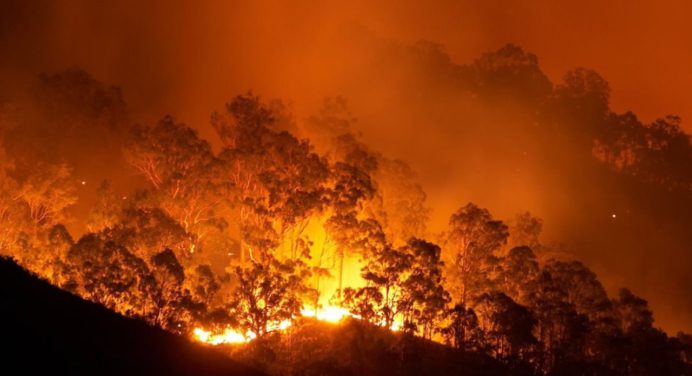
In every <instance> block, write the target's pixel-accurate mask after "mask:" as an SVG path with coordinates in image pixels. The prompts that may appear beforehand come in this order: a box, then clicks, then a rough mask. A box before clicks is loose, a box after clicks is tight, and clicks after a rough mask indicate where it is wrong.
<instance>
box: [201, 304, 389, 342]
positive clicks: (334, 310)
mask: <svg viewBox="0 0 692 376" xmlns="http://www.w3.org/2000/svg"><path fill="white" fill-rule="evenodd" d="M300 315H301V316H302V317H305V318H312V319H316V320H318V321H323V322H327V323H332V324H337V323H339V322H341V321H342V320H343V319H344V318H346V317H351V318H354V319H360V316H358V315H354V314H352V313H351V312H349V311H348V310H347V309H346V308H343V307H337V306H327V307H323V308H320V309H319V310H317V311H316V310H315V309H314V308H307V307H303V309H301V310H300ZM381 324H382V323H381ZM291 325H292V320H284V321H282V322H280V323H278V324H277V323H273V324H270V325H269V326H268V327H269V330H268V331H277V330H278V331H283V330H286V329H288V328H289V327H290V326H291ZM400 327H401V323H400V322H394V323H393V324H392V325H391V326H390V327H389V329H390V330H391V331H398V330H399V329H400ZM192 334H193V338H194V339H195V340H197V341H200V342H204V343H207V344H210V345H222V344H239V343H247V342H250V341H252V340H253V339H255V338H257V335H256V334H255V333H254V332H252V331H248V332H246V333H245V334H243V333H241V332H239V331H237V330H235V329H233V328H226V329H224V330H222V331H220V332H212V331H208V330H205V329H203V328H195V329H194V330H193V331H192Z"/></svg>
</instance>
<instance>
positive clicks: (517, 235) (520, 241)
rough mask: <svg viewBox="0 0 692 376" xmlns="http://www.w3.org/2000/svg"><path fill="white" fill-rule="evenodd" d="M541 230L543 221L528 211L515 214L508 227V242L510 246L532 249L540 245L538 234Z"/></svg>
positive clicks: (536, 248)
mask: <svg viewBox="0 0 692 376" xmlns="http://www.w3.org/2000/svg"><path fill="white" fill-rule="evenodd" d="M542 231H543V221H542V220H541V219H540V218H536V217H534V216H533V215H531V213H529V212H523V213H519V214H517V215H516V217H515V218H514V221H512V223H511V225H510V227H509V244H510V245H511V246H512V247H519V246H526V247H529V248H531V249H532V250H538V249H539V248H540V247H541V242H540V239H539V238H540V235H541V232H542Z"/></svg>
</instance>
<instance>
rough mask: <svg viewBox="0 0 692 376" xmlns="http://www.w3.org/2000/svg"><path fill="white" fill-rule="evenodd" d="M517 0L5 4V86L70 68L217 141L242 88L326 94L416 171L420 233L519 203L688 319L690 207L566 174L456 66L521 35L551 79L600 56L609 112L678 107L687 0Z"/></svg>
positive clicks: (671, 325)
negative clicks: (639, 0)
mask: <svg viewBox="0 0 692 376" xmlns="http://www.w3.org/2000/svg"><path fill="white" fill-rule="evenodd" d="M541 3H543V4H541ZM524 4H525V3H524V2H516V3H515V4H506V3H504V2H502V4H501V3H495V2H490V3H485V4H484V5H475V4H472V2H448V4H446V3H443V2H440V3H437V4H426V5H420V4H419V5H412V4H400V2H393V1H392V2H389V3H387V2H385V3H380V4H379V5H371V4H370V2H318V1H305V2H300V3H299V4H298V3H292V2H268V1H258V2H247V3H240V2H238V3H235V4H232V3H230V2H220V4H211V3H206V2H205V3H203V4H198V3H197V2H186V1H180V2H169V1H154V2H146V3H141V2H135V1H131V2H130V1H124V2H117V3H113V4H104V3H102V2H89V1H83V2H82V1H70V2H64V3H59V2H51V1H45V2H41V1H38V2H32V3H29V2H23V1H9V2H4V5H3V6H2V7H3V9H2V11H1V12H0V48H1V49H2V50H3V51H4V52H5V53H3V54H2V56H3V58H2V59H0V99H1V100H3V101H5V100H10V99H12V100H16V99H17V98H21V97H23V96H25V95H28V94H27V93H30V92H32V90H33V88H34V86H36V85H37V80H36V77H37V76H38V74H39V73H41V72H55V71H59V70H62V69H65V68H69V67H73V66H78V67H81V68H83V69H85V70H86V71H88V72H90V73H91V74H92V75H93V76H94V77H96V78H97V79H99V80H100V81H103V82H105V83H108V84H114V85H118V86H120V87H121V88H122V90H123V94H124V98H125V100H126V102H127V105H128V110H129V113H130V117H131V118H132V119H133V121H137V122H144V123H151V122H154V121H156V120H157V119H159V118H161V117H162V116H163V115H164V114H172V115H174V116H176V118H178V119H180V120H182V121H184V122H188V123H190V124H192V125H194V126H195V127H197V128H198V129H199V130H200V132H201V133H202V135H204V136H206V137H208V138H209V139H210V140H211V141H212V142H217V140H214V139H213V137H214V136H213V132H212V130H211V128H210V126H209V122H208V118H209V114H210V113H211V112H212V111H213V110H215V109H219V108H221V107H222V106H223V103H224V102H225V101H226V100H228V99H229V98H231V97H232V96H233V95H235V94H237V93H240V92H244V91H246V90H248V89H252V90H253V91H255V92H256V93H259V94H260V95H262V96H263V97H265V98H282V99H284V100H287V101H289V103H290V108H291V111H292V112H293V114H294V115H295V116H296V118H297V119H299V120H301V119H305V118H307V117H308V116H310V115H311V114H313V113H315V112H316V111H317V109H318V108H319V106H320V103H321V101H322V98H323V97H324V96H337V95H340V96H344V97H345V98H347V100H348V102H349V105H350V109H351V111H352V112H353V114H354V115H355V117H357V118H358V121H357V123H356V125H355V126H356V128H357V129H358V130H359V131H361V132H362V134H363V137H364V140H365V141H366V142H368V144H370V145H371V146H372V147H373V148H374V149H377V150H380V151H382V152H383V153H385V154H387V155H391V156H393V157H399V158H403V159H405V160H407V161H408V162H410V163H411V164H412V166H413V167H414V168H415V169H416V170H417V171H418V173H419V177H420V180H421V183H422V184H423V186H424V187H425V189H426V192H427V193H428V197H429V202H430V204H431V206H432V207H433V209H434V211H433V215H432V223H431V230H433V231H439V230H442V229H443V227H444V225H445V224H446V220H447V218H448V216H449V214H450V213H451V212H453V211H454V210H456V209H457V208H458V207H459V206H460V205H462V204H463V203H465V202H467V201H473V202H477V203H478V204H479V205H482V206H485V207H488V208H489V209H491V210H492V211H493V212H494V213H495V214H496V215H497V216H498V217H502V218H511V216H512V215H514V214H515V213H516V212H518V211H523V210H530V211H531V212H532V213H534V214H536V215H537V216H539V217H542V218H543V219H544V220H545V230H546V234H545V237H546V240H547V241H554V242H558V241H559V242H563V243H565V245H566V248H567V249H568V250H569V251H570V252H572V253H573V254H574V255H575V256H576V257H578V258H580V259H583V260H584V261H586V262H587V263H588V264H589V265H590V266H592V267H593V268H594V269H595V270H596V271H597V272H599V275H600V276H601V277H602V278H603V279H604V280H605V281H606V283H607V284H608V286H609V287H611V288H616V287H619V286H622V285H625V286H630V287H631V288H632V289H633V290H634V291H636V292H638V293H640V294H641V295H643V296H644V297H646V298H647V299H649V300H650V301H651V303H652V306H653V308H654V310H655V312H656V314H657V320H658V322H659V324H660V325H662V326H663V327H664V328H665V329H667V330H669V331H676V330H678V329H685V330H687V331H690V330H692V322H690V321H689V317H690V313H692V296H690V294H689V291H690V288H691V287H692V280H690V278H689V277H688V275H689V274H690V273H689V272H690V270H689V266H687V265H690V264H691V263H690V261H691V260H690V255H689V254H688V253H689V250H690V248H691V245H692V241H691V240H690V239H689V236H687V237H685V236H684V235H682V234H684V232H685V231H684V229H683V228H681V227H682V226H684V225H685V224H689V222H684V219H685V218H686V217H684V216H683V215H681V214H679V213H677V212H676V211H675V210H674V209H670V210H663V209H660V210H657V209H656V208H655V207H650V205H649V204H648V203H646V202H645V201H646V198H645V197H642V196H641V195H637V194H632V193H631V192H621V194H618V191H617V190H616V189H614V188H612V186H611V187H609V185H608V184H609V182H608V181H606V180H604V178H603V176H601V175H598V176H595V175H594V176H590V175H581V176H577V175H570V174H565V173H564V171H563V170H562V168H563V166H564V165H565V164H567V165H571V164H576V163H578V159H576V158H574V159H573V158H571V157H570V156H569V155H566V156H565V158H564V160H561V161H550V160H545V158H544V157H545V154H544V153H541V152H540V150H541V148H543V146H542V145H543V143H541V142H539V141H538V140H537V137H536V135H535V134H532V133H530V132H527V131H526V130H527V129H530V127H531V124H530V118H531V114H530V113H527V108H530V106H527V105H526V103H524V102H522V101H520V100H517V98H518V97H521V95H513V96H511V100H508V102H506V103H504V104H503V105H501V106H494V105H493V106H491V105H488V103H487V102H483V101H478V100H475V99H474V98H469V97H468V93H467V92H465V91H464V90H460V89H459V85H458V84H457V83H455V82H454V79H453V77H455V75H456V72H458V70H460V69H463V68H462V67H461V64H468V63H472V61H473V59H475V58H478V57H479V56H481V54H482V53H484V52H489V51H494V50H496V49H498V48H499V47H501V46H502V45H504V44H505V43H507V42H514V43H516V44H518V45H520V46H522V47H523V48H524V49H526V50H528V51H531V52H533V53H535V54H536V55H537V56H538V57H539V58H540V59H541V60H540V67H541V70H542V71H543V72H545V74H546V75H547V78H549V79H550V80H551V81H553V83H558V82H559V81H560V78H561V76H562V75H563V74H564V73H565V72H566V71H567V70H569V69H572V68H574V67H577V66H589V67H593V68H595V69H596V70H598V71H599V72H600V73H601V74H602V75H603V76H604V77H605V78H606V79H607V80H608V81H609V82H610V85H611V88H612V90H613V92H612V101H611V104H612V108H613V109H614V110H615V111H618V112H621V111H623V110H627V109H632V110H633V111H635V112H636V113H637V114H639V115H640V116H641V117H642V118H643V119H644V120H646V121H650V120H653V119H654V118H656V117H659V116H663V115H665V114H666V113H667V112H680V113H681V115H683V118H686V116H685V115H686V113H685V112H682V111H686V106H685V102H684V100H685V99H684V98H686V96H685V95H683V92H684V91H683V90H684V88H685V87H688V86H689V85H690V84H692V82H689V81H688V80H692V78H689V77H688V75H684V74H681V73H684V72H685V70H686V69H687V67H688V63H689V59H690V56H689V52H685V51H683V50H682V49H681V46H684V45H685V43H689V42H690V40H689V39H690V34H689V32H681V31H682V30H681V28H682V27H683V26H682V25H684V22H681V21H682V20H679V19H677V18H679V17H682V15H683V14H684V12H682V11H681V9H680V7H682V5H679V6H678V5H677V4H671V5H669V6H663V7H659V8H657V9H656V10H654V9H652V8H651V7H648V6H645V5H631V4H628V3H626V2H616V3H611V4H609V5H603V4H599V2H587V3H584V2H579V3H577V2H575V3H574V4H571V5H564V4H560V5H556V4H553V3H552V2H547V1H546V2H542V1H541V2H537V3H535V4H533V5H524ZM643 21H646V22H643ZM642 25H646V26H642ZM654 29H655V30H656V32H655V33H652V32H650V31H651V30H654ZM418 40H431V41H434V42H435V43H441V45H436V44H435V43H432V42H416V41H418ZM443 46H444V47H443ZM660 67H665V69H660ZM677 77H680V78H677ZM686 80H687V81H686ZM691 115H692V114H691ZM683 124H685V123H683ZM688 129H689V128H688ZM572 170H573V169H572ZM685 199H687V200H688V201H689V197H686V198H685ZM686 205H687V206H689V203H688V204H686ZM681 207H685V206H684V205H681ZM671 213H673V215H671ZM676 213H677V214H676ZM612 214H616V215H617V216H618V220H617V221H614V220H613V219H614V218H612ZM681 221H682V222H681Z"/></svg>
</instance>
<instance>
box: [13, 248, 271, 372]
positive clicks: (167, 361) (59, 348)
mask: <svg viewBox="0 0 692 376" xmlns="http://www.w3.org/2000/svg"><path fill="white" fill-rule="evenodd" d="M0 323H1V324H0V325H2V327H1V329H0V343H1V345H0V347H1V348H2V350H1V351H0V362H2V368H3V370H4V371H3V374H5V375H11V374H16V375H33V374H50V375H149V376H153V375H261V373H259V372H257V371H254V370H252V369H250V368H248V367H245V366H243V365H240V364H239V363H236V362H234V361H232V360H230V359H228V358H227V357H226V356H225V355H223V354H221V353H219V352H217V351H215V350H212V349H207V348H204V347H201V346H199V345H196V344H193V343H191V342H189V341H188V340H186V339H185V338H181V337H178V336H176V335H173V334H170V333H167V332H165V331H163V330H160V329H157V328H154V327H151V326H149V325H147V324H145V323H143V322H141V321H138V320H134V319H128V318H125V317H122V316H120V315H118V314H116V313H113V312H111V311H109V310H108V309H106V308H104V307H101V306H99V305H97V304H93V303H90V302H87V301H84V300H82V299H80V298H78V297H76V296H74V295H71V294H70V293H67V292H65V291H62V290H60V289H58V288H56V287H53V286H51V285H49V284H48V283H46V282H44V281H42V280H40V279H38V278H36V277H34V276H32V275H31V274H29V273H28V272H26V271H25V270H24V269H22V268H21V267H19V266H18V265H17V264H16V263H14V262H13V261H12V260H8V259H0ZM7 370H14V371H11V372H9V373H5V372H6V371H7Z"/></svg>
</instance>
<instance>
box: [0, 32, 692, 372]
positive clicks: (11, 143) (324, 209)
mask: <svg viewBox="0 0 692 376" xmlns="http://www.w3.org/2000/svg"><path fill="white" fill-rule="evenodd" d="M416 51H417V53H419V54H420V56H421V58H430V57H431V56H432V57H435V56H438V55H436V54H437V53H438V52H439V51H437V50H436V49H435V47H434V46H430V45H426V44H421V45H419V46H418V47H417V50H416ZM444 80H445V82H448V83H449V85H453V86H454V88H455V89H454V90H455V91H456V92H458V93H461V94H458V98H457V100H458V101H459V102H464V103H474V104H475V105H479V106H486V107H487V108H506V107H502V106H506V105H507V103H508V102H510V101H511V102H512V103H519V104H518V106H520V107H521V108H522V109H524V110H523V111H522V112H521V116H522V117H523V118H522V120H521V122H520V123H521V124H522V125H521V127H523V128H521V129H515V130H513V131H512V132H516V133H517V134H522V135H524V137H529V138H531V140H533V141H532V142H533V144H532V145H533V146H534V148H533V149H534V150H532V152H535V153H536V154H537V155H539V159H545V160H550V161H552V162H551V163H554V164H555V165H556V166H559V168H560V169H561V170H562V169H564V171H566V172H563V173H564V174H566V175H569V176H571V177H576V176H578V175H579V174H582V173H583V175H584V176H598V177H599V180H600V181H602V182H608V184H611V185H612V186H618V187H620V186H627V187H629V188H628V189H629V191H628V192H629V194H631V195H633V196H637V197H649V198H650V199H651V200H659V201H657V202H663V200H670V202H671V204H670V205H669V206H666V207H667V208H669V207H683V208H687V207H690V206H691V203H692V200H691V199H690V192H691V191H692V168H690V166H691V163H690V162H692V143H691V140H690V135H689V134H688V133H686V132H685V131H684V130H683V129H682V128H681V119H680V118H679V117H676V116H668V117H665V118H662V119H659V120H656V121H654V122H652V123H644V122H642V121H640V120H639V119H638V118H637V116H636V115H635V114H634V113H632V112H627V113H615V112H613V111H612V110H611V109H610V105H609V95H610V89H609V86H608V83H607V81H606V80H605V79H604V78H602V77H601V76H600V75H599V74H598V73H596V72H595V71H593V70H589V69H584V68H578V69H575V70H572V71H570V72H568V73H567V74H565V76H564V78H563V80H562V81H561V82H558V83H553V82H551V81H550V80H549V79H548V78H547V77H546V76H545V74H543V72H542V71H541V70H540V67H539V66H538V62H537V57H536V56H535V55H533V54H531V53H528V52H526V51H524V50H523V49H522V48H520V47H518V46H516V45H506V46H504V47H502V48H501V49H499V50H497V51H495V52H491V53H486V54H483V55H482V56H480V57H478V58H477V59H476V60H475V61H473V62H472V63H469V64H466V65H454V66H453V69H452V70H451V71H448V72H446V73H445V77H444ZM126 103H127V102H126V98H125V96H124V95H123V92H122V91H121V90H120V89H119V88H118V87H116V86H112V85H109V84H105V83H102V82H100V81H98V80H97V79H96V78H94V77H92V76H91V75H90V74H89V73H88V72H86V71H84V70H81V69H79V68H71V69H67V70H64V71H58V72H51V73H45V74H42V75H40V76H39V77H37V78H36V85H35V87H34V88H33V89H32V91H31V92H30V94H28V95H26V97H22V98H21V99H18V100H15V101H6V103H3V104H2V107H0V146H2V148H0V255H3V256H6V257H10V258H13V259H15V260H16V261H17V262H18V263H19V264H20V265H22V266H23V267H24V268H26V269H27V270H29V271H31V272H33V273H35V274H36V275H38V276H39V277H41V278H43V279H45V280H46V281H48V282H50V283H51V284H53V285H55V286H58V287H60V288H61V289H64V290H66V291H69V292H71V293H73V294H75V295H77V296H80V297H82V298H84V299H86V300H89V301H92V302H96V303H99V304H101V305H103V306H105V307H107V308H109V309H111V310H113V311H115V312H118V313H120V314H122V315H124V316H127V317H132V318H137V319H141V320H143V321H145V322H147V323H148V324H150V325H152V326H156V327H160V328H163V329H165V330H167V331H170V332H172V333H176V334H180V335H182V336H185V337H188V338H190V339H191V340H195V341H200V342H204V343H208V344H209V345H210V346H214V345H218V346H219V348H221V349H223V351H227V352H228V353H229V354H231V355H232V356H233V357H237V358H239V359H245V360H247V361H248V362H249V363H251V364H253V365H254V366H255V367H257V368H260V369H261V370H263V371H265V372H268V373H270V374H295V375H302V374H306V375H307V374H324V373H330V372H331V371H326V368H324V367H326V365H325V364H328V363H329V362H330V360H333V359H332V358H334V357H338V355H335V354H333V353H320V352H319V351H314V350H311V352H312V353H311V354H300V353H299V352H300V351H302V350H301V349H308V348H310V346H311V345H310V344H311V343H312V346H318V345H315V344H317V343H320V342H319V341H322V340H325V339H324V338H323V337H324V336H326V335H325V334H320V333H325V332H328V331H329V330H334V329H329V328H330V327H332V326H334V327H339V326H349V325H350V326H353V325H357V326H359V327H362V328H366V329H362V330H364V332H363V333H365V334H363V335H365V336H372V338H373V341H374V340H375V339H377V338H389V337H391V338H397V340H392V339H387V340H385V339H380V340H378V341H381V342H382V343H385V346H392V349H390V350H391V351H394V353H396V348H397V347H396V346H398V345H397V343H399V342H397V341H411V340H415V341H423V342H421V343H428V346H442V348H445V349H456V350H454V351H456V352H454V354H457V356H459V357H463V356H468V354H476V355H478V356H483V357H488V358H489V359H493V360H494V361H496V362H498V363H499V364H501V365H503V366H504V367H507V369H509V370H511V372H512V374H527V375H567V374H575V375H587V374H588V375H683V374H692V336H691V335H689V334H686V333H683V332H679V333H677V334H675V335H669V334H668V333H666V332H665V331H663V330H662V329H660V328H659V327H658V326H657V325H656V323H655V321H654V313H653V312H652V310H651V309H650V308H649V305H648V303H647V301H646V300H645V299H643V298H642V297H640V296H638V295H637V294H636V293H635V292H633V291H630V290H629V289H627V288H626V287H625V286H622V288H621V289H619V290H618V291H615V292H614V293H613V292H611V291H607V290H606V288H605V287H604V285H603V284H602V282H601V281H600V280H599V277H598V276H597V275H596V274H595V273H594V272H593V271H592V270H591V269H590V268H589V267H588V266H587V265H586V264H585V263H583V262H580V260H578V259H576V258H575V257H573V256H572V255H570V254H569V252H566V251H565V250H564V249H562V248H561V247H560V246H559V245H556V244H553V243H549V242H544V241H543V239H542V236H541V235H542V229H543V226H544V223H543V220H542V219H540V218H537V217H536V216H534V215H533V214H531V212H530V211H524V212H520V213H517V214H516V216H514V217H511V218H498V217H496V216H495V215H493V213H491V212H490V211H489V210H488V209H486V208H485V207H484V205H481V204H479V203H474V202H469V200H468V199H467V198H465V197H463V196H460V197H455V200H457V204H456V206H455V207H454V208H453V214H452V215H451V216H450V217H449V219H448V222H447V226H446V228H444V229H443V230H442V231H437V230H436V229H435V230H433V229H431V228H430V227H431V226H429V218H430V215H431V211H432V209H431V207H430V205H429V204H428V201H429V197H428V196H427V194H426V191H425V189H424V187H425V186H426V182H424V181H421V180H420V179H419V175H418V173H417V172H416V171H415V170H414V169H413V168H412V167H411V166H410V165H409V164H408V163H407V162H406V161H404V160H401V159H398V158H394V157H390V156H388V155H386V154H385V153H382V152H380V151H378V150H376V149H374V148H372V147H371V146H369V145H368V144H367V143H366V142H365V141H364V137H363V135H362V134H361V132H360V131H359V130H356V128H354V124H356V123H357V122H358V118H357V115H358V114H354V113H352V112H351V110H350V108H349V102H348V98H343V97H338V96H336V97H328V98H325V100H324V102H323V104H322V106H321V109H320V110H319V111H318V112H316V113H315V114H313V115H312V116H310V117H307V118H297V117H296V116H294V115H293V114H292V111H291V105H290V103H289V102H286V101H282V100H279V99H270V98H265V97H263V96H261V93H254V92H252V91H248V92H246V93H240V94H238V95H236V96H235V97H232V98H229V100H228V102H227V103H226V105H225V107H224V108H222V109H219V110H218V111H217V112H215V113H213V114H211V116H210V126H211V129H213V131H214V135H213V136H214V138H213V139H211V138H209V139H207V138H205V137H202V136H201V134H200V132H199V130H198V128H197V127H196V126H194V125H189V124H184V123H182V122H180V121H178V120H176V117H175V114H172V115H166V116H163V117H161V119H160V120H159V121H158V122H153V123H151V124H146V123H144V124H141V123H138V122H136V121H134V120H133V119H132V118H131V115H130V114H129V112H128V106H127V104H126ZM518 127H519V126H518ZM423 131H424V130H421V132H423ZM481 140H482V139H481ZM578 180H579V179H576V178H575V181H576V182H575V183H574V184H572V185H571V186H573V187H580V185H579V184H582V183H580V182H579V181H578ZM92 186H97V189H95V190H94V194H90V193H85V189H86V188H87V187H92ZM632 187H634V188H632ZM575 190H576V189H575ZM573 193H574V192H570V191H568V192H566V194H567V195H568V196H569V195H570V194H573ZM665 202H668V201H665ZM530 209H531V208H527V210H530ZM661 210H664V209H661ZM666 210H667V209H666ZM671 210H672V209H671ZM616 216H617V214H615V213H613V214H612V218H613V219H615V218H616ZM325 327H326V328H327V329H324V328H325ZM315 328H317V329H315ZM319 328H322V329H319ZM320 336H322V337H320ZM366 338H368V337H366ZM330 341H332V342H333V341H337V342H338V339H334V338H332V339H331V340H330ZM378 343H380V342H378ZM306 351H307V350H306ZM465 354H466V355H465ZM330 357H332V358H330ZM339 362H342V363H343V364H340V365H339V367H342V368H340V371H339V372H342V373H343V374H359V372H358V371H357V370H354V368H352V367H353V365H352V364H349V363H348V362H349V361H348V360H344V359H340V360H339ZM348 370H350V371H348ZM333 373H334V374H336V371H333Z"/></svg>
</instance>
